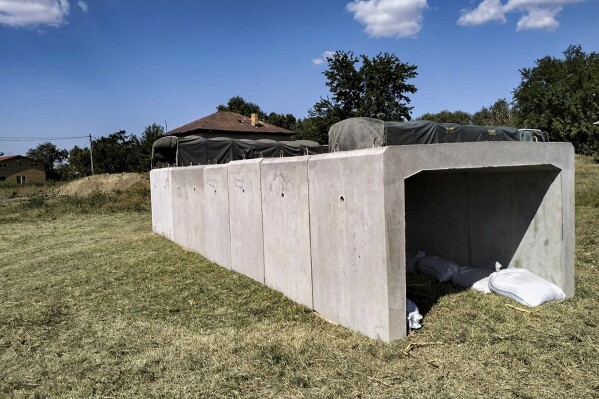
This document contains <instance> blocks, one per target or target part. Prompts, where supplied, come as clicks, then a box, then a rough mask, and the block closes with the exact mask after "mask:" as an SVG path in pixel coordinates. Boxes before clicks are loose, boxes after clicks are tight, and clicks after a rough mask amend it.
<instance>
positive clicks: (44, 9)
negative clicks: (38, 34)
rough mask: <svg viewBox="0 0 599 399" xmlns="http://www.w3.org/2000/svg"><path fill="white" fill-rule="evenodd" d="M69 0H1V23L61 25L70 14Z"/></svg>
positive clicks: (14, 24) (11, 24)
mask: <svg viewBox="0 0 599 399" xmlns="http://www.w3.org/2000/svg"><path fill="white" fill-rule="evenodd" d="M69 9H70V7H69V1H68V0H0V24H3V25H8V26H13V27H26V26H38V25H50V26H59V25H61V24H63V23H64V22H65V18H66V16H67V15H69Z"/></svg>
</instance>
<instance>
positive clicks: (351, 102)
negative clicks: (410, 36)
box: [297, 51, 417, 143]
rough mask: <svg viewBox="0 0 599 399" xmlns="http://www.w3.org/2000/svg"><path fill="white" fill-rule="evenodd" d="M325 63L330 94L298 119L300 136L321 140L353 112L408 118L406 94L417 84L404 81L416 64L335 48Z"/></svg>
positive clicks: (325, 73)
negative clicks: (306, 115) (357, 54)
mask: <svg viewBox="0 0 599 399" xmlns="http://www.w3.org/2000/svg"><path fill="white" fill-rule="evenodd" d="M327 63H328V67H327V69H326V70H325V71H324V72H323V73H324V75H325V77H326V79H327V82H326V86H327V87H328V88H329V90H330V92H331V97H330V98H321V99H320V101H318V102H317V103H316V104H315V105H314V106H313V107H312V108H311V109H310V110H309V111H308V118H306V119H304V120H303V121H302V122H301V123H298V126H297V130H298V131H299V132H300V137H302V138H312V139H316V140H317V141H319V142H321V143H324V142H326V141H327V133H328V129H329V127H330V126H331V125H332V124H334V123H336V122H338V121H340V120H343V119H346V118H351V117H356V116H365V117H371V118H379V119H384V120H397V121H401V120H410V119H411V110H412V108H413V107H410V106H409V105H408V104H409V103H410V98H409V97H408V94H413V93H415V92H416V86H414V85H412V84H409V83H407V81H408V80H410V79H413V78H415V77H416V76H417V73H416V69H417V67H416V66H414V65H410V64H407V63H403V62H401V61H400V60H399V58H398V57H397V56H396V55H395V54H390V53H379V54H378V55H376V56H374V57H372V58H369V57H367V56H365V55H360V56H359V57H356V56H355V55H354V53H353V52H351V51H337V52H335V53H334V54H333V55H332V56H331V57H329V58H327ZM358 64H359V68H357V66H358Z"/></svg>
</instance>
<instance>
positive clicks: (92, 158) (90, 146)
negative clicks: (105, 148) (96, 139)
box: [89, 134, 94, 176]
mask: <svg viewBox="0 0 599 399" xmlns="http://www.w3.org/2000/svg"><path fill="white" fill-rule="evenodd" d="M92 152H93V151H92V135H91V134H90V135H89V162H90V164H91V166H92V176H93V175H94V156H93V155H92Z"/></svg>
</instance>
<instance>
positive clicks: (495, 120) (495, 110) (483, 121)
mask: <svg viewBox="0 0 599 399" xmlns="http://www.w3.org/2000/svg"><path fill="white" fill-rule="evenodd" d="M472 122H473V123H474V124H475V125H483V126H515V125H516V121H515V118H514V110H513V108H512V105H511V104H510V103H509V102H508V101H507V100H506V99H505V98H502V99H499V100H497V101H495V102H494V103H493V105H491V106H490V107H488V108H487V107H482V108H481V109H480V111H478V112H475V113H474V115H472Z"/></svg>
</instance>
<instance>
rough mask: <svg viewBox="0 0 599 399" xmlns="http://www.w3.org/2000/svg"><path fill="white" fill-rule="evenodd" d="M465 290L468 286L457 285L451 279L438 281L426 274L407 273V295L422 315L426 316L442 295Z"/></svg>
mask: <svg viewBox="0 0 599 399" xmlns="http://www.w3.org/2000/svg"><path fill="white" fill-rule="evenodd" d="M465 290H466V288H461V287H457V286H455V285H453V284H452V283H451V282H449V281H447V282H444V283H441V282H438V281H437V280H435V279H434V278H433V277H430V276H427V275H426V274H422V273H407V274H406V297H407V298H409V299H410V300H411V301H412V302H414V303H415V304H416V306H418V310H419V311H420V314H421V315H422V316H426V314H427V313H428V312H430V310H431V309H432V308H433V306H435V305H436V304H437V303H438V302H439V299H441V298H442V297H444V296H446V295H451V294H457V293H459V292H462V291H465Z"/></svg>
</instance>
